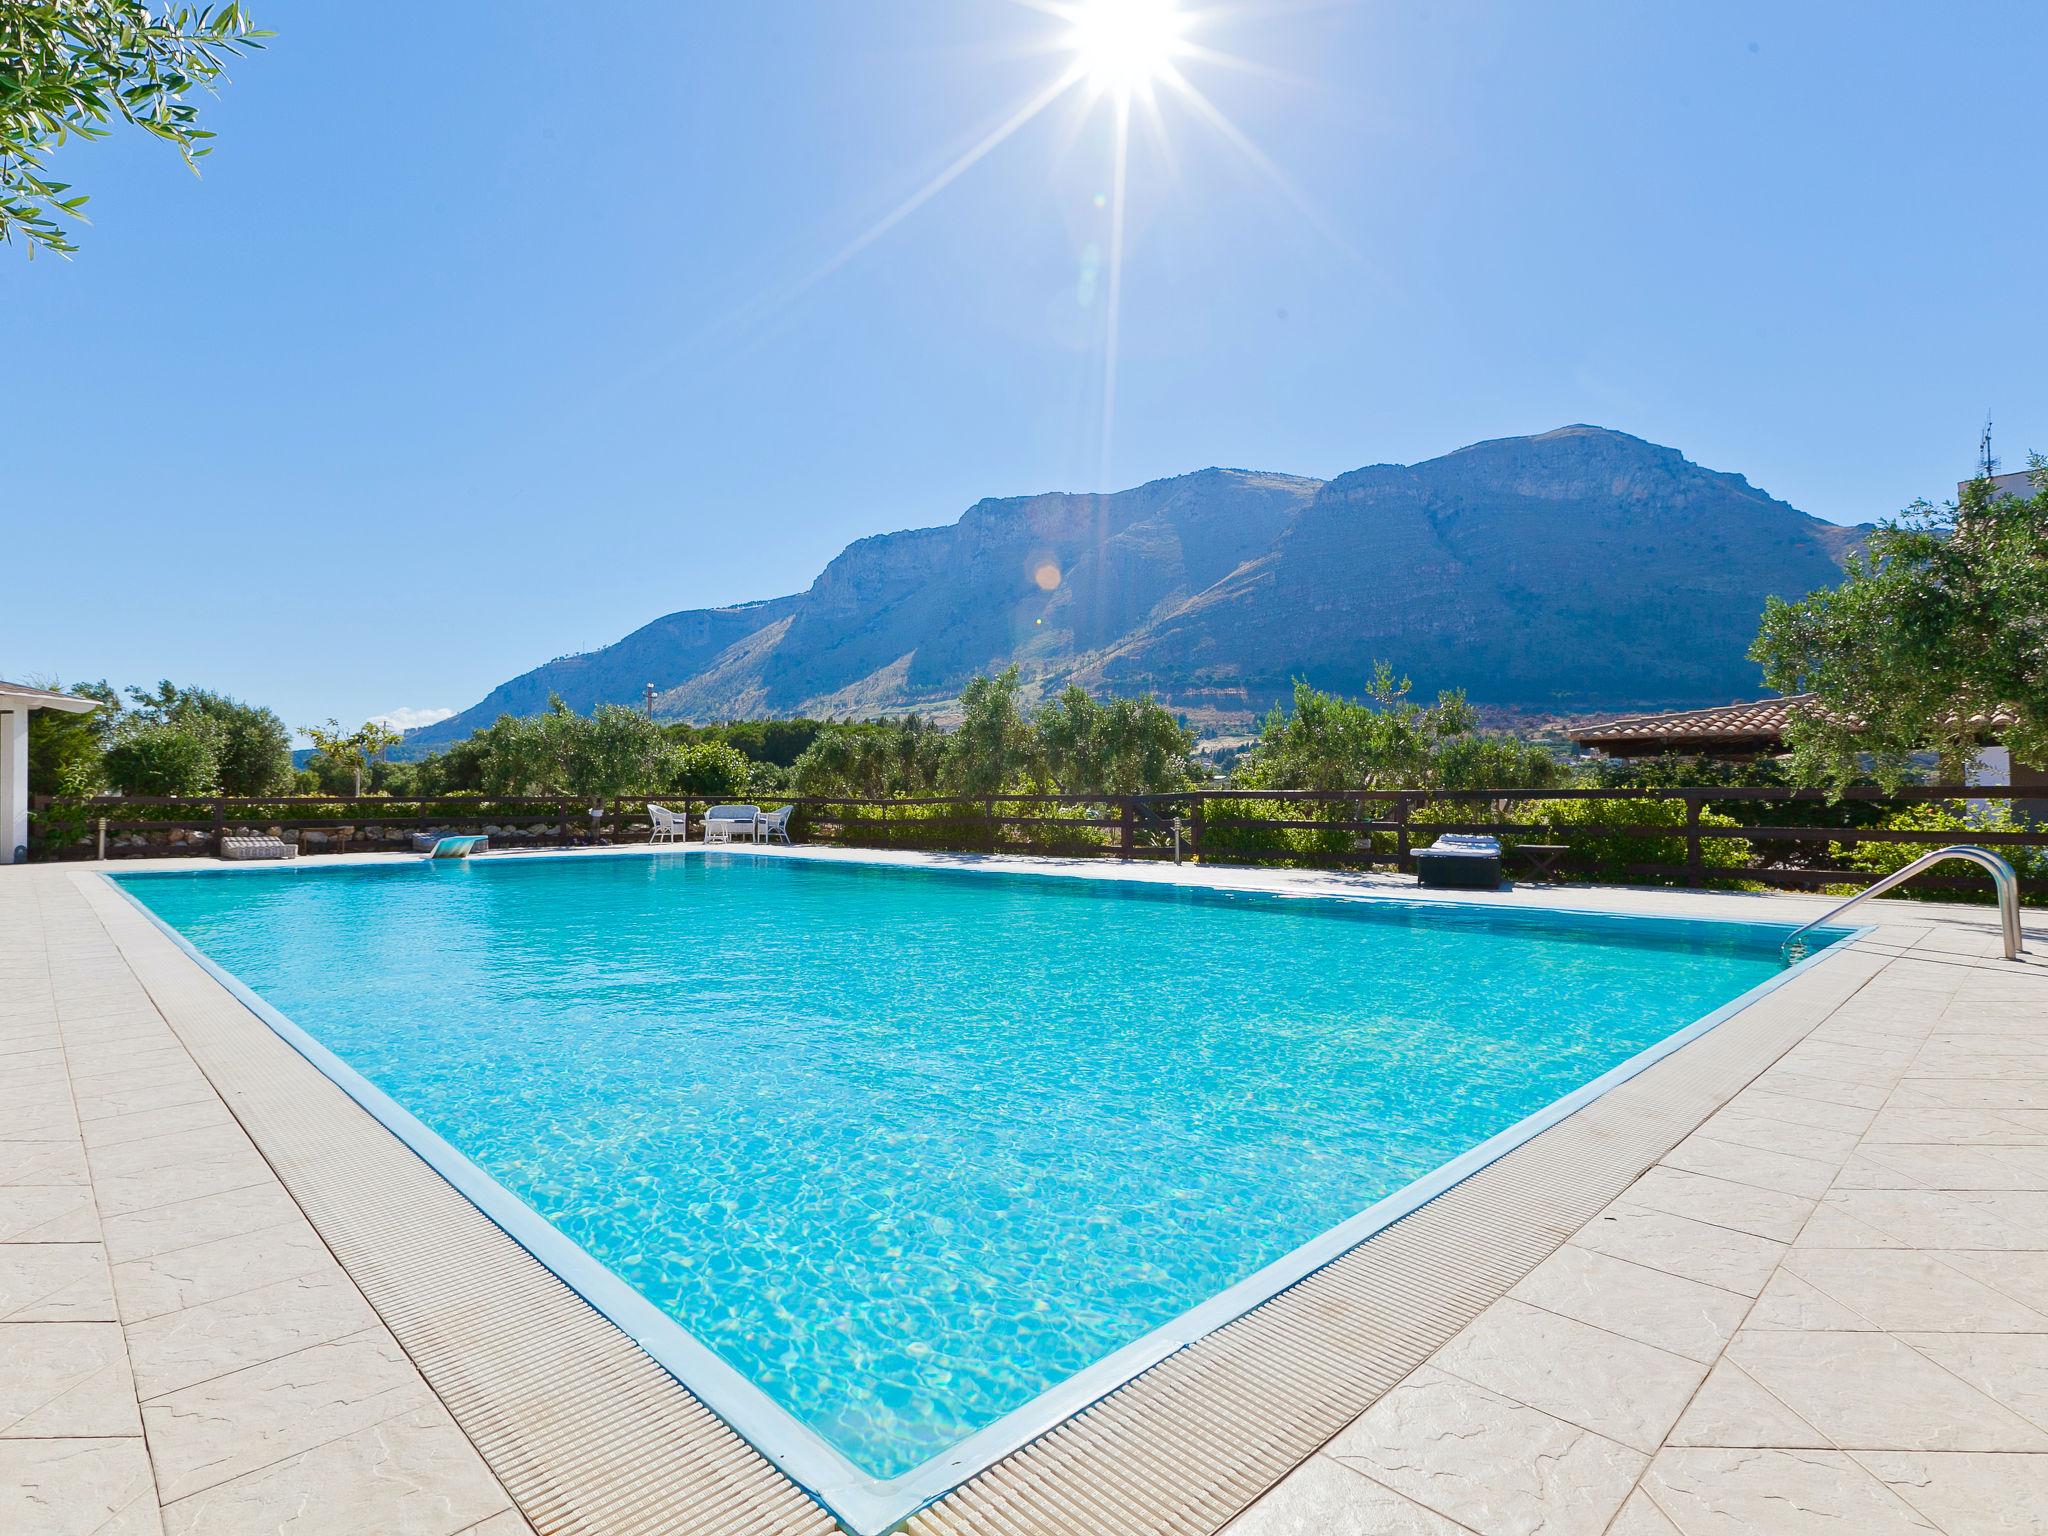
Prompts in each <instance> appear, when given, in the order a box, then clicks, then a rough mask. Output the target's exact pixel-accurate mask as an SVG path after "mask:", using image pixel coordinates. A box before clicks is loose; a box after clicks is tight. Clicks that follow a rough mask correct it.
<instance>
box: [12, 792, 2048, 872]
mask: <svg viewBox="0 0 2048 1536" xmlns="http://www.w3.org/2000/svg"><path fill="white" fill-rule="evenodd" d="M2015 793H2016V792H2015V791H2013V790H2011V789H2003V788H1990V787H1983V788H1979V787H1967V788H1965V787H1961V786H1953V785H1948V786H1942V785H1935V786H1918V787H1914V788H1910V789H1903V790H1900V791H1898V792H1896V793H1894V794H1889V795H1887V794H1884V793H1882V792H1880V791H1878V790H1875V789H1853V790H1850V791H1848V792H1847V793H1846V794H1845V795H1843V796H1842V797H1841V798H1840V799H1838V800H1830V799H1829V797H1828V796H1827V795H1826V794H1824V793H1823V792H1821V791H1818V790H1805V789H1800V790H1795V789H1778V788H1761V787H1759V788H1713V787H1707V788H1675V789H1633V788H1631V789H1540V790H1539V789H1531V790H1512V789H1511V790H1500V789H1486V790H1343V791H1317V790H1197V791H1188V792H1185V793H1178V794H1166V795H1034V794H1005V795H981V796H934V797H920V798H900V799H862V798H841V799H831V798H823V797H815V796H801V797H796V798H794V799H793V800H786V799H777V800H776V801H775V802H774V803H775V804H778V805H780V804H792V805H794V806H795V807H796V812H795V816H794V817H793V831H794V833H795V835H796V837H797V839H798V840H799V841H808V842H818V843H828V844H834V845H838V846H845V847H866V848H903V849H921V850H926V851H932V852H978V853H1035V854H1056V855H1063V856H1070V857H1099V858H1116V859H1171V858H1173V857H1175V856H1176V854H1177V855H1178V856H1179V857H1182V858H1186V859H1202V860H1206V861H1209V862H1214V863H1231V864H1286V865H1295V866H1304V867H1314V868H1349V869H1363V868H1372V867H1382V868H1392V869H1397V870H1412V869H1413V868H1414V863H1413V859H1412V857H1411V855H1412V852H1413V850H1414V848H1415V847H1416V846H1418V845H1426V844H1427V843H1428V841H1429V840H1430V839H1432V838H1434V837H1435V836H1436V835H1438V834H1439V833H1443V832H1479V833H1487V834H1491V835H1493V836H1495V837H1498V838H1500V839H1501V842H1502V845H1503V848H1504V851H1505V855H1506V861H1507V864H1508V868H1509V872H1510V873H1511V874H1521V875H1524V876H1528V875H1549V876H1561V877H1567V878H1571V877H1577V878H1599V879H1609V880H1613V879H1626V880H1646V881H1657V882H1662V883H1672V884H1683V885H1690V886H1702V885H1713V884H1732V883H1742V882H1754V883H1759V884H1763V885H1769V886H1781V887H1790V888H1812V887H1816V886H1827V885H1861V884H1867V883H1868V882H1869V881H1870V879H1871V878H1872V873H1871V871H1869V870H1865V869H1854V868H1843V867H1842V866H1841V859H1840V857H1839V855H1838V850H1840V849H1852V848H1855V847H1858V846H1860V845H1863V844H1871V843H1889V844H1894V845H1905V846H1913V847H1917V846H1922V845H1925V846H1938V845H1940V844H1943V843H1950V842H1972V843H1978V844H1981V845H1984V846H1987V847H1991V848H1993V849H2003V850H2005V851H2007V853H2008V856H2009V857H2014V858H2016V859H2017V860H2019V861H2020V862H2026V860H2027V851H2028V850H2035V849H2048V825H2043V824H2040V823H2034V824H2031V825H2028V826H2026V828H2025V829H2024V830H2018V831H1990V830H1977V829H1970V830H1968V831H1963V832H1959V831H1957V830H1955V829H1952V828H1951V829H1930V830H1908V829H1900V828H1886V827H1883V826H1880V825H1879V823H1880V822H1881V821H1882V820H1883V819H1884V818H1885V817H1887V816H1888V815H1890V814H1891V813H1894V812H1897V811H1900V810H1903V809H1906V808H1908V807H1911V806H1915V805H1927V804H1930V803H1939V802H1953V801H1957V800H1975V801H1982V802H1992V803H1996V802H2000V801H2006V800H2010V799H2012V798H2013V797H2014V796H2015ZM2018 793H2021V794H2031V793H2036V792H2032V791H2021V792H2018ZM1603 801H1604V802H1612V803H1613V804H1614V807H1615V810H1614V813H1613V816H1612V817H1611V818H1610V817H1609V816H1606V815H1603V814H1601V813H1600V812H1599V811H1598V810H1596V809H1594V808H1592V807H1590V806H1587V805H1585V804H1584V802H1603ZM1571 802H1580V803H1581V804H1580V805H1579V806H1577V807H1576V808H1573V807H1571V804H1570V803H1571ZM647 803H648V802H647V801H646V800H645V799H641V798H631V799H617V800H607V801H604V802H602V803H601V804H599V805H597V806H596V807H592V806H591V805H590V804H589V803H588V802H586V801H583V800H578V799H573V798H566V797H559V796H555V797H533V796H473V795H472V796H439V797H434V798H431V799H426V800H417V799H415V800H398V799H384V798H378V797H366V798H363V799H350V798H346V797H342V798H335V797H326V796H278V797H267V798H260V799H238V798H231V797H215V798H208V799H180V798H172V797H156V796H129V797H119V796H108V797H101V798H96V799H91V800H78V801H61V802H58V801H50V800H47V799H45V800H41V801H39V802H38V803H37V805H36V807H35V815H34V827H33V833H32V842H31V851H32V855H33V856H34V857H36V858H39V859H53V858H55V859H61V858H93V857H95V856H99V857H107V858H146V857H162V856H165V855H175V854H195V853H198V854H203V853H211V852H213V851H215V850H217V849H218V847H219V840H220V838H221V837H222V836H224V835H229V834H233V833H237V832H243V831H254V832H273V831H274V832H277V833H279V834H281V835H284V836H287V837H290V838H293V839H294V840H296V841H297V842H298V843H299V845H300V849H301V851H302V853H307V854H317V853H326V852H336V853H339V852H362V851H369V850H377V849H393V848H404V847H407V846H409V845H410V840H411V838H412V835H413V834H414V833H416V832H427V831H436V832H438V831H447V832H490V833H491V834H492V836H493V839H494V841H495V842H496V843H497V845H498V846H501V847H560V846H569V845H575V844H584V843H591V842H610V843H630V842H644V841H646V839H647V838H648V836H649V834H650V832H651V830H652V828H651V825H650V823H649V819H648V816H647ZM659 803H661V804H664V805H667V806H669V807H671V808H673V809H676V810H682V811H686V812H688V813H689V816H690V820H691V825H692V827H693V828H694V827H695V826H696V825H697V824H698V818H699V817H701V815H702V813H703V811H704V809H705V806H706V804H707V801H706V800H705V799H704V798H702V797H694V796H663V797H660V798H659ZM1645 806H1649V807H1654V808H1655V810H1654V813H1652V812H1650V811H1645V810H1642V809H1641V808H1642V807H1645ZM1550 807H1559V808H1560V809H1558V810H1552V811H1551V812H1550V814H1548V815H1546V814H1545V812H1546V808H1550ZM1631 807H1635V808H1637V809H1636V810H1634V811H1631V809H1630V808H1631ZM1630 816H1633V817H1635V819H1621V818H1625V817H1630ZM1914 884H1915V885H1916V886H1917V887H1920V888H1924V889H1930V890H1941V889H1954V890H1970V891H1985V890H1988V889H1989V886H1988V884H1987V883H1986V882H1985V881H1984V880H1982V879H1981V878H1980V877H1977V876H1974V875H1972V876H1964V877H1957V876H1953V875H1948V874H1937V875H1931V876H1923V877H1921V878H1920V879H1919V880H1916V881H1915V882H1914ZM2022 886H2023V889H2024V890H2025V892H2026V893H2027V894H2028V895H2029V896H2041V895H2044V894H2048V880H2044V879H2041V878H2028V879H2025V880H2024V881H2023V882H2022Z"/></svg>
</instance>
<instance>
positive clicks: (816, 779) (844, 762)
mask: <svg viewBox="0 0 2048 1536" xmlns="http://www.w3.org/2000/svg"><path fill="white" fill-rule="evenodd" d="M945 754H946V734H945V732H943V731H941V730H940V729H939V728H938V727H937V726H935V725H933V724H932V723H931V722H930V721H928V720H926V719H924V718H923V717H922V716H921V715H905V716H903V717H902V718H901V719H900V720H875V721H868V722H865V723H862V724H858V725H833V726H828V727H826V728H825V730H824V731H822V732H821V733H820V734H819V735H818V737H817V739H816V740H814V741H813V742H812V743H811V744H810V745H809V746H808V747H806V748H805V749H804V752H803V755H802V756H801V757H799V758H798V759H797V760H796V763H795V764H794V766H793V767H792V768H791V769H790V782H791V784H792V785H793V786H794V788H795V789H796V792H797V793H798V794H800V795H853V796H857V797H860V798H863V799H880V798H882V797H885V796H892V795H926V794H930V793H931V792H932V791H933V790H934V789H935V788H936V787H937V785H938V782H939V777H940V774H941V772H942V771H943V767H944V762H945Z"/></svg>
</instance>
